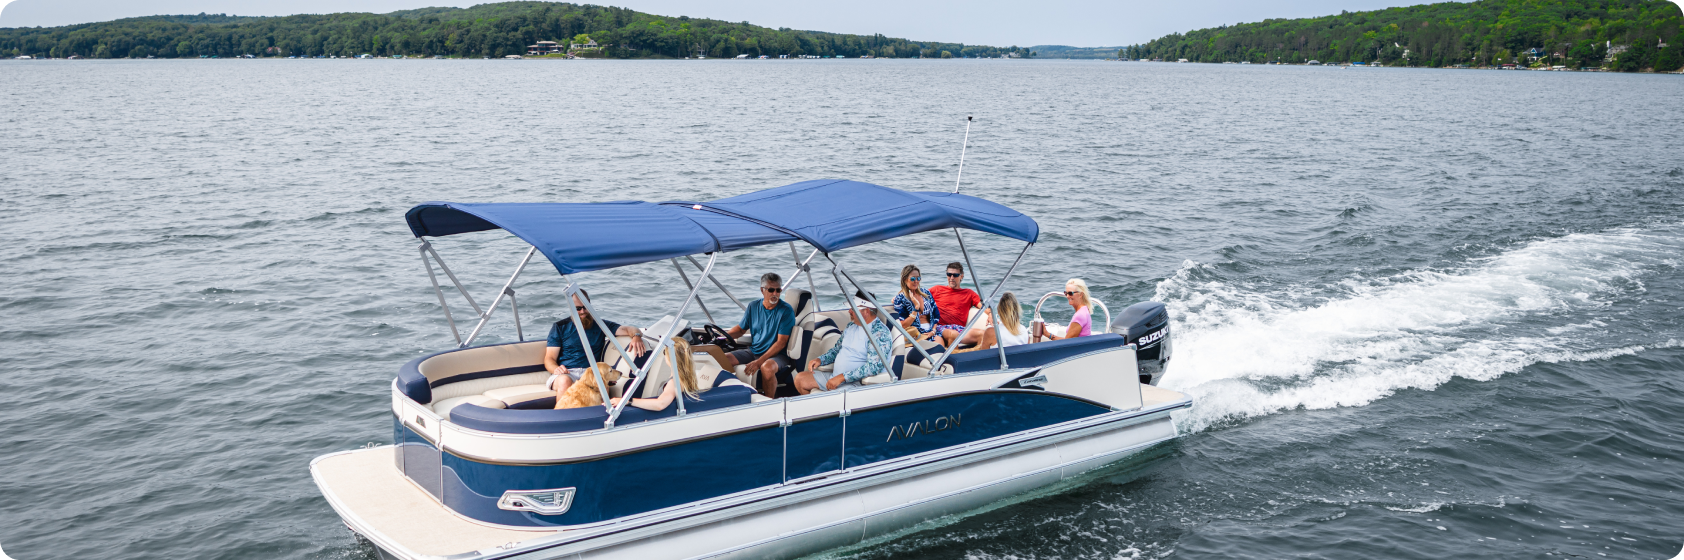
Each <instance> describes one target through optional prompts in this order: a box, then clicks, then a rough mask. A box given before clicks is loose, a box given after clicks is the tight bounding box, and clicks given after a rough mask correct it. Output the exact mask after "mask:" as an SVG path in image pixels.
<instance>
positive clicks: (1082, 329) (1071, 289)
mask: <svg viewBox="0 0 1684 560" xmlns="http://www.w3.org/2000/svg"><path fill="white" fill-rule="evenodd" d="M1064 299H1065V301H1069V302H1070V307H1072V308H1074V309H1075V310H1076V316H1075V317H1071V318H1070V326H1069V327H1067V328H1065V329H1064V336H1059V335H1056V334H1053V333H1052V332H1051V331H1048V332H1047V333H1046V335H1047V339H1048V340H1058V339H1061V338H1075V337H1078V336H1089V335H1092V334H1093V311H1092V310H1090V309H1089V308H1088V305H1089V303H1090V302H1091V300H1092V298H1090V297H1088V283H1087V282H1084V281H1082V279H1081V278H1071V279H1070V281H1069V282H1065V283H1064Z"/></svg>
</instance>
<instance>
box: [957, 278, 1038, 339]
mask: <svg viewBox="0 0 1684 560" xmlns="http://www.w3.org/2000/svg"><path fill="white" fill-rule="evenodd" d="M997 309H999V310H1000V330H999V335H998V338H996V335H995V330H994V320H993V317H992V316H991V315H990V316H985V318H984V320H983V321H984V322H983V326H982V342H979V343H977V345H976V348H975V350H982V349H985V348H993V347H994V344H995V343H998V344H999V345H1000V347H1001V348H1005V347H1009V346H1017V345H1020V344H1028V343H1029V328H1028V327H1025V326H1023V304H1021V303H1018V301H1017V294H1014V293H1011V292H1006V293H1004V294H1001V295H1000V305H999V307H998V308H997ZM967 350H969V349H967ZM967 350H960V352H965V351H967Z"/></svg>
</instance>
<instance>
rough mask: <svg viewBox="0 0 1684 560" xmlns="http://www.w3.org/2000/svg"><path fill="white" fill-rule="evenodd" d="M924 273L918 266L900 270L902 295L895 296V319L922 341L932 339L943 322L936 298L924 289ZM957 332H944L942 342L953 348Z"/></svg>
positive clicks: (909, 266) (908, 266)
mask: <svg viewBox="0 0 1684 560" xmlns="http://www.w3.org/2000/svg"><path fill="white" fill-rule="evenodd" d="M923 276H924V273H923V272H920V271H919V270H918V266H917V265H910V264H909V265H906V268H902V269H900V293H898V294H895V301H894V305H893V306H892V307H893V308H894V312H895V319H898V320H899V321H900V325H901V326H902V327H905V328H906V331H907V332H908V333H913V332H916V333H918V338H920V339H926V340H928V339H931V338H933V335H934V333H935V330H936V324H937V323H940V322H941V309H940V308H938V307H936V302H935V298H934V297H932V296H930V291H929V290H926V289H924V285H923V281H924V277H923ZM955 334H958V333H955V332H944V333H942V336H941V338H940V340H941V341H942V343H943V344H947V345H949V346H951V345H952V344H953V336H954V335H955Z"/></svg>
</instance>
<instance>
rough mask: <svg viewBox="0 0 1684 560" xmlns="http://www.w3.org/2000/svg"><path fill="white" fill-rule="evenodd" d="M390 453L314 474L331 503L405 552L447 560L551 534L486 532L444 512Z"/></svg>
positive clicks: (323, 466) (337, 459)
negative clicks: (466, 553) (403, 472)
mask: <svg viewBox="0 0 1684 560" xmlns="http://www.w3.org/2000/svg"><path fill="white" fill-rule="evenodd" d="M393 453H394V450H393V448H391V447H379V448H375V449H365V450H359V451H353V452H350V453H346V454H343V455H335V456H332V457H328V458H326V459H323V460H321V461H320V462H317V463H316V464H315V466H314V467H312V470H313V471H315V475H316V478H317V480H318V481H319V482H320V485H321V486H322V491H323V492H324V493H326V494H328V495H329V496H328V497H329V499H330V500H333V501H335V502H338V503H339V505H340V507H342V508H343V509H344V510H345V511H349V512H354V513H355V514H356V515H357V516H358V517H359V518H360V519H361V522H362V523H363V524H364V525H365V526H366V527H367V528H369V529H372V530H373V531H374V532H375V533H376V534H380V535H383V536H385V537H386V538H388V539H391V540H392V541H393V542H395V543H401V546H403V547H405V548H407V549H409V552H412V553H416V554H422V555H432V556H447V555H451V554H458V553H462V552H468V551H471V550H483V549H487V548H491V547H494V546H500V545H503V544H507V543H511V542H519V541H525V540H530V539H535V538H538V537H542V536H545V535H552V534H555V531H548V530H542V531H513V530H508V529H496V528H492V527H486V526H484V525H479V524H477V523H473V522H470V521H467V520H464V519H462V518H460V517H457V516H456V515H454V514H452V513H450V511H449V510H446V509H445V508H444V506H442V505H439V503H438V502H437V501H435V500H433V497H432V496H429V495H427V493H426V492H424V491H422V490H421V489H420V488H417V487H416V486H415V485H414V484H411V483H410V482H409V481H408V480H407V479H405V478H404V477H403V474H402V473H399V472H398V469H397V467H396V466H395V465H393V464H392V454H393Z"/></svg>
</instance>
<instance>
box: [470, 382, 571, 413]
mask: <svg viewBox="0 0 1684 560" xmlns="http://www.w3.org/2000/svg"><path fill="white" fill-rule="evenodd" d="M545 379H546V380H547V379H548V378H547V377H546V378H545ZM485 396H487V397H490V398H493V399H497V400H499V401H502V402H503V405H504V406H505V407H507V408H520V405H521V404H522V403H526V402H530V401H536V400H542V399H546V398H548V399H554V398H555V389H551V388H549V387H546V386H544V384H543V382H542V381H540V382H539V383H538V384H536V385H516V386H514V387H504V388H501V389H492V390H490V391H486V392H485ZM550 406H555V401H554V400H552V401H550Z"/></svg>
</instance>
